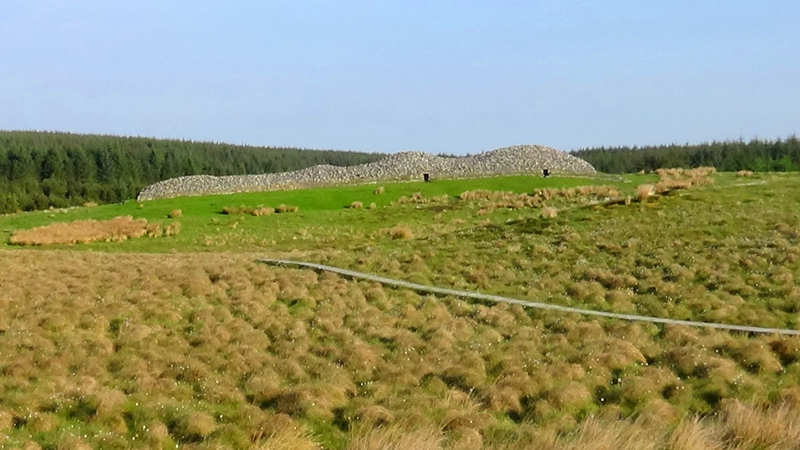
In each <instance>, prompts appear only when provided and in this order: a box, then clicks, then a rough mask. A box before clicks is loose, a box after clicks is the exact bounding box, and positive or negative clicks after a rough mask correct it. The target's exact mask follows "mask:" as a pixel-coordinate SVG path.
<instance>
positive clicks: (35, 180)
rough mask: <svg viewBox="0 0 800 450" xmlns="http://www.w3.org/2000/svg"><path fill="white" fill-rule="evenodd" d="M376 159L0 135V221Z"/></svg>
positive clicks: (139, 140) (270, 149)
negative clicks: (164, 189) (187, 182)
mask: <svg viewBox="0 0 800 450" xmlns="http://www.w3.org/2000/svg"><path fill="white" fill-rule="evenodd" d="M382 156H384V155H380V154H377V153H360V152H347V151H334V150H307V149H298V148H279V147H251V146H244V145H230V144H221V143H213V142H193V141H181V140H167V139H152V138H143V137H120V136H100V135H80V134H69V133H51V132H32V131H0V213H8V212H14V211H18V210H36V209H46V208H49V207H51V206H53V207H65V206H76V205H82V204H84V203H86V202H97V203H113V202H120V201H124V200H127V199H132V198H135V197H136V195H137V194H138V192H139V191H140V190H141V189H142V188H144V187H145V186H147V185H149V184H152V183H155V182H157V181H160V180H165V179H168V178H173V177H179V176H184V175H198V174H206V175H217V176H220V175H244V174H258V173H276V172H286V171H291V170H297V169H302V168H305V167H310V166H314V165H318V164H331V165H338V166H349V165H355V164H363V163H367V162H372V161H376V160H378V159H380V158H381V157H382Z"/></svg>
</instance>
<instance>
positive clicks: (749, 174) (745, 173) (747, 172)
mask: <svg viewBox="0 0 800 450" xmlns="http://www.w3.org/2000/svg"><path fill="white" fill-rule="evenodd" d="M736 176H737V177H752V176H753V171H751V170H740V171H738V172H736Z"/></svg>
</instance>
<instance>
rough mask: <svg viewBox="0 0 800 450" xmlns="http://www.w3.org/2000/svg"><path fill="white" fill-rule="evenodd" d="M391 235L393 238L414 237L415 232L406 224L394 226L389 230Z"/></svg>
mask: <svg viewBox="0 0 800 450" xmlns="http://www.w3.org/2000/svg"><path fill="white" fill-rule="evenodd" d="M388 234H389V236H391V237H392V239H413V238H414V233H413V232H412V231H411V228H408V227H407V226H404V225H397V226H395V227H392V228H390V229H389V231H388Z"/></svg>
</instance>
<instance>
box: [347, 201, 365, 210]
mask: <svg viewBox="0 0 800 450" xmlns="http://www.w3.org/2000/svg"><path fill="white" fill-rule="evenodd" d="M363 207H364V203H362V202H351V203H350V205H349V206H348V208H350V209H361V208H363Z"/></svg>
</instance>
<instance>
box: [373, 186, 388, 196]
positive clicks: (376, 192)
mask: <svg viewBox="0 0 800 450" xmlns="http://www.w3.org/2000/svg"><path fill="white" fill-rule="evenodd" d="M385 191H386V189H385V188H384V187H383V186H380V187H378V188H377V189H375V190H374V191H372V193H373V194H375V195H381V194H383V193H384V192H385Z"/></svg>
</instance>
